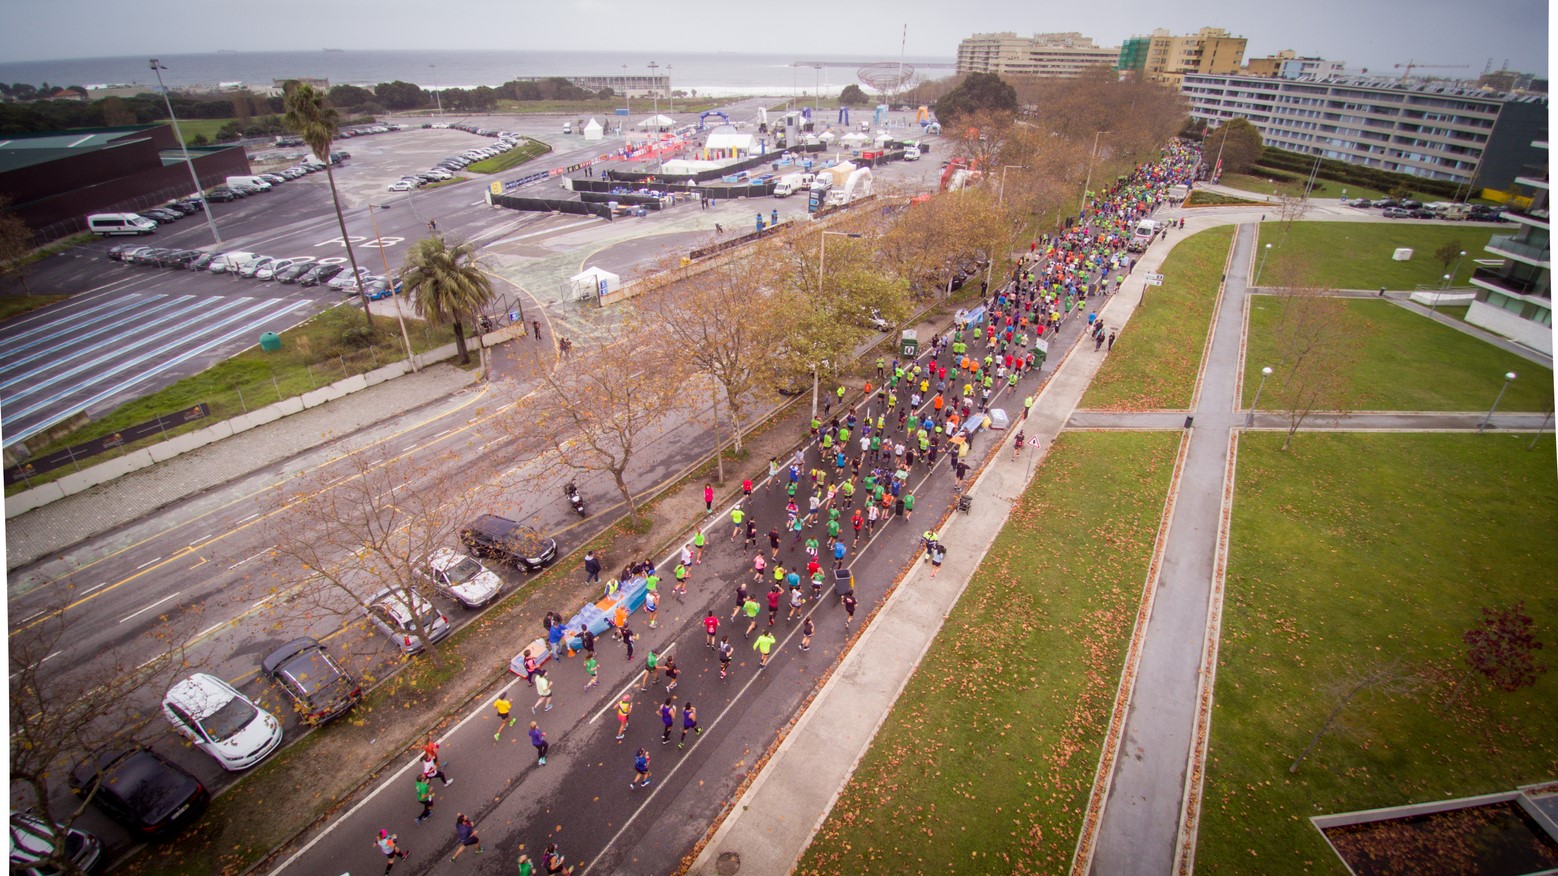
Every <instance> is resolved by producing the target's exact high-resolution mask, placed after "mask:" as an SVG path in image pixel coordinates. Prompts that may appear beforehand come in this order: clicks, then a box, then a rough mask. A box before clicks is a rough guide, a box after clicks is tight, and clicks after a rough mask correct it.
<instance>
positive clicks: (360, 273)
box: [330, 268, 370, 292]
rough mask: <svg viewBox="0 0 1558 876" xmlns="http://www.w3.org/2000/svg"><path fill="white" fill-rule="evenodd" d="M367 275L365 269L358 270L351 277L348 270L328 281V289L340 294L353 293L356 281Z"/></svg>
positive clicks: (355, 288) (367, 272)
mask: <svg viewBox="0 0 1558 876" xmlns="http://www.w3.org/2000/svg"><path fill="white" fill-rule="evenodd" d="M369 274H370V272H369V271H368V269H367V268H358V269H357V274H356V276H353V275H352V272H351V271H350V270H343V271H342V272H341V273H339V274H336V275H335V277H334V278H332V279H331V280H330V288H331V289H335V290H337V291H341V292H355V291H357V283H358V281H359V280H360V279H361V278H363V277H367V276H369Z"/></svg>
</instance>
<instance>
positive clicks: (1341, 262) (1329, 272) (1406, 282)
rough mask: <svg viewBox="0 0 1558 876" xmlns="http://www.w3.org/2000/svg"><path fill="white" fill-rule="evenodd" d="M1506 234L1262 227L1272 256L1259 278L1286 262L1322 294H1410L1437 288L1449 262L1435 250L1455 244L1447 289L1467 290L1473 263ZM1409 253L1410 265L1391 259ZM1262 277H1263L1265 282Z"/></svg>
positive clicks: (1276, 272) (1451, 228) (1451, 227)
mask: <svg viewBox="0 0 1558 876" xmlns="http://www.w3.org/2000/svg"><path fill="white" fill-rule="evenodd" d="M1509 233H1511V231H1510V227H1509V226H1507V225H1506V226H1503V227H1502V228H1499V229H1495V228H1492V227H1490V226H1487V225H1467V224H1464V223H1460V222H1433V223H1423V222H1408V221H1393V222H1294V223H1293V224H1292V226H1291V228H1290V229H1289V230H1288V231H1286V232H1284V231H1283V229H1282V226H1281V224H1280V223H1277V222H1267V223H1266V224H1265V225H1263V226H1261V234H1260V242H1261V244H1262V245H1264V244H1267V243H1269V244H1271V245H1272V246H1271V256H1270V258H1269V260H1268V262H1267V265H1266V267H1265V269H1264V272H1270V275H1272V276H1280V274H1281V271H1282V270H1283V268H1284V267H1285V264H1284V263H1285V262H1288V261H1289V260H1291V259H1295V258H1296V259H1301V260H1302V263H1304V264H1307V265H1308V271H1307V272H1306V273H1305V275H1304V281H1305V285H1308V286H1314V287H1318V288H1325V289H1378V288H1379V287H1381V286H1384V287H1385V288H1386V289H1391V290H1403V291H1412V290H1415V289H1416V288H1417V287H1418V286H1433V287H1434V288H1438V287H1439V285H1440V283H1441V282H1442V280H1443V277H1444V275H1445V274H1447V273H1449V271H1450V268H1451V267H1456V266H1455V265H1454V263H1453V262H1452V263H1451V265H1450V266H1448V267H1447V266H1446V265H1445V264H1444V263H1442V262H1440V261H1439V259H1438V258H1436V257H1435V256H1434V250H1437V249H1438V248H1440V247H1441V246H1444V245H1445V244H1447V243H1454V244H1455V245H1457V246H1458V247H1459V248H1460V249H1461V250H1462V251H1464V252H1465V253H1466V258H1464V259H1461V260H1460V265H1459V267H1458V268H1456V271H1455V278H1454V279H1453V280H1452V281H1451V284H1450V285H1452V286H1465V285H1467V278H1469V277H1470V276H1471V272H1472V271H1473V270H1474V269H1475V268H1476V267H1477V265H1476V260H1477V259H1479V258H1484V257H1486V256H1487V254H1486V253H1484V252H1483V251H1482V248H1483V247H1484V246H1486V245H1487V242H1488V239H1489V238H1490V237H1493V236H1494V235H1495V234H1509ZM1403 246H1404V247H1410V248H1411V249H1412V259H1411V260H1410V261H1405V262H1398V261H1393V260H1392V259H1391V255H1392V254H1393V253H1394V252H1395V251H1396V248H1397V247H1403ZM1264 272H1263V276H1267V274H1266V273H1264Z"/></svg>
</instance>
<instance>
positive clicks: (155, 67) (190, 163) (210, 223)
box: [150, 58, 222, 244]
mask: <svg viewBox="0 0 1558 876" xmlns="http://www.w3.org/2000/svg"><path fill="white" fill-rule="evenodd" d="M150 64H151V69H152V72H154V73H156V74H157V88H159V89H160V90H161V91H162V102H163V104H164V105H165V106H167V108H168V121H170V122H172V123H173V136H175V137H177V138H178V140H179V149H180V150H182V151H183V153H184V165H185V166H186V167H188V168H189V181H190V182H192V183H194V184H195V191H194V194H195V195H196V196H197V197H199V198H200V209H201V210H204V211H205V214H206V225H207V227H209V228H210V229H211V237H212V238H213V239H214V240H215V241H216V242H217V243H218V244H220V243H221V242H222V233H221V232H220V231H217V230H216V220H215V219H213V218H212V217H211V205H210V204H208V203H206V197H205V190H204V189H202V188H201V187H200V175H199V174H197V173H195V160H194V159H193V158H190V157H189V147H188V146H186V145H185V144H184V132H183V131H180V130H179V120H178V118H177V117H176V116H174V115H173V99H172V98H170V97H169V96H168V86H166V85H164V84H162V71H164V70H166V69H168V68H166V67H164V66H162V64H160V63H158V62H157V59H156V58H152V59H151V62H150Z"/></svg>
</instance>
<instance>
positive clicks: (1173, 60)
mask: <svg viewBox="0 0 1558 876" xmlns="http://www.w3.org/2000/svg"><path fill="white" fill-rule="evenodd" d="M1246 42H1247V40H1246V39H1245V38H1244V37H1236V36H1230V35H1229V33H1228V31H1226V30H1223V29H1222V28H1220V27H1203V28H1201V29H1200V30H1199V31H1196V32H1195V33H1193V34H1190V35H1188V36H1173V35H1172V34H1170V33H1169V32H1168V31H1167V30H1164V29H1163V28H1161V27H1160V28H1158V29H1157V30H1155V31H1153V32H1152V34H1151V35H1150V36H1145V37H1131V38H1130V39H1128V40H1126V41H1125V42H1124V44H1122V45H1121V46H1120V55H1119V64H1118V66H1119V69H1120V70H1121V71H1135V72H1136V73H1137V74H1138V75H1140V76H1141V77H1142V78H1143V79H1146V80H1147V81H1149V82H1161V83H1163V84H1165V85H1170V86H1173V87H1174V88H1178V87H1179V84H1180V81H1181V80H1182V79H1183V78H1184V76H1185V75H1186V74H1187V73H1237V72H1238V70H1239V68H1240V67H1241V66H1243V64H1244V46H1245V43H1246Z"/></svg>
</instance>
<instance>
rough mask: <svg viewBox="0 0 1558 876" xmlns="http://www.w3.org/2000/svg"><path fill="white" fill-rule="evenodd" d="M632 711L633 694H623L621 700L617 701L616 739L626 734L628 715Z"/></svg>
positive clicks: (620, 738)
mask: <svg viewBox="0 0 1558 876" xmlns="http://www.w3.org/2000/svg"><path fill="white" fill-rule="evenodd" d="M632 713H633V695H632V694H623V695H622V702H620V703H617V741H618V742H621V741H622V737H624V736H626V735H628V716H629V715H631V714H632Z"/></svg>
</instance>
